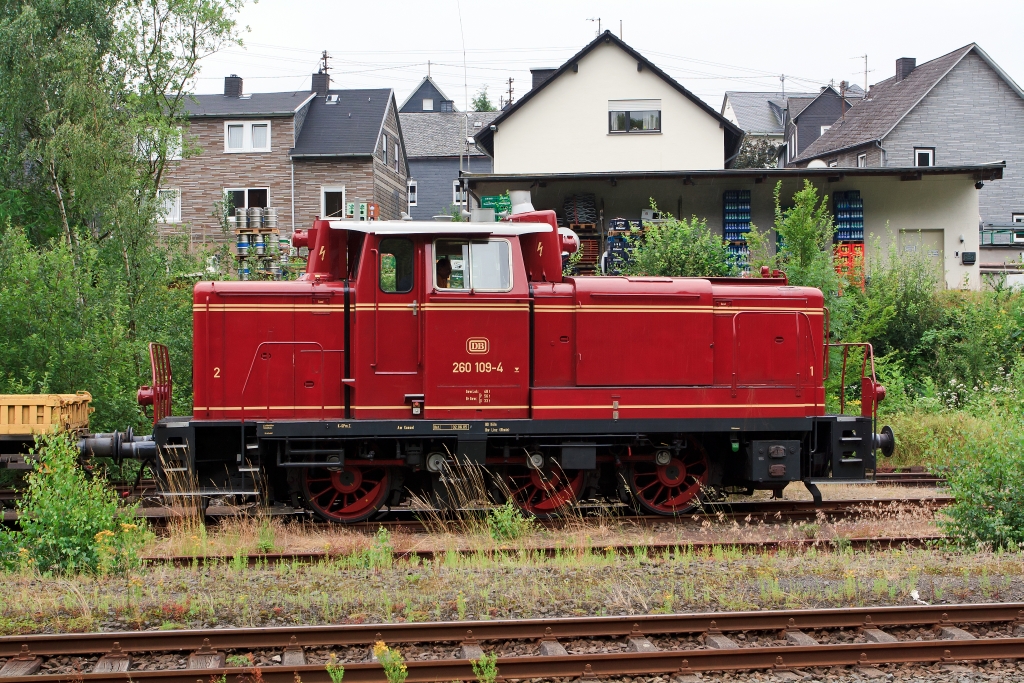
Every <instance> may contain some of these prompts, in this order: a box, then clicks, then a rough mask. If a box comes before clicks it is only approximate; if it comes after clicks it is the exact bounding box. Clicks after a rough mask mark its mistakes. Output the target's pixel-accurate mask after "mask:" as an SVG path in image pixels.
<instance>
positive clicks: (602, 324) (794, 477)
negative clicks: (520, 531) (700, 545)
mask: <svg viewBox="0 0 1024 683" xmlns="http://www.w3.org/2000/svg"><path fill="white" fill-rule="evenodd" d="M292 244H293V245H295V246H305V247H307V248H308V249H309V258H308V263H307V267H306V272H305V273H304V274H303V275H302V276H301V277H300V278H299V279H298V280H297V281H291V282H288V281H285V282H281V281H275V282H260V281H252V282H201V283H199V284H197V285H196V287H195V289H194V292H193V325H194V334H193V390H194V408H193V414H192V415H190V416H183V417H171V416H170V398H171V388H172V385H171V372H170V363H169V359H168V356H167V351H166V348H165V347H162V346H160V345H158V344H154V345H151V348H150V359H151V363H152V367H153V380H152V384H151V385H150V386H149V387H143V388H142V389H141V390H140V392H139V400H140V403H141V404H143V405H152V406H153V420H154V429H153V436H152V437H151V438H150V437H141V438H140V437H134V436H133V435H132V434H131V432H125V433H123V434H118V433H113V434H105V435H96V436H95V437H89V438H86V439H83V441H82V448H83V449H84V450H89V451H91V452H93V453H95V454H97V455H110V456H111V457H137V458H142V459H150V460H151V462H153V463H154V464H153V465H152V466H153V467H154V468H155V473H156V475H157V480H158V481H161V482H165V481H166V479H167V478H166V476H164V475H165V473H166V472H175V473H179V474H182V475H183V477H182V478H183V479H185V480H187V481H190V482H193V483H194V486H195V487H196V488H195V489H194V490H192V491H190V492H188V491H186V492H184V493H185V495H193V496H197V497H199V498H201V499H204V500H206V499H209V498H213V497H218V498H232V497H236V498H238V499H240V500H247V501H251V500H252V499H253V497H254V496H259V495H266V496H267V498H268V499H269V500H268V501H267V502H268V503H269V504H272V505H273V504H276V503H287V504H290V505H304V506H306V507H307V508H309V509H311V510H312V511H313V512H314V513H315V514H317V515H318V516H319V517H320V518H322V519H325V520H329V521H334V522H343V523H344V522H356V521H361V520H365V519H368V518H371V517H373V516H374V515H376V514H377V513H378V512H379V511H380V510H381V509H382V508H384V507H385V506H393V505H396V504H398V503H400V501H401V498H402V497H403V496H404V495H406V494H407V493H408V492H409V491H413V492H416V493H417V494H419V495H423V496H426V497H428V498H432V499H433V500H435V501H436V502H437V503H438V504H443V503H444V501H445V500H447V499H448V495H447V494H446V487H447V486H448V485H449V484H450V483H451V477H452V476H453V475H452V472H453V466H456V465H457V464H458V463H465V462H470V463H474V464H476V465H480V466H482V467H483V468H485V470H486V472H487V477H489V479H488V480H487V481H486V482H485V484H486V485H487V486H488V487H490V488H491V492H492V493H497V495H498V496H499V497H500V496H506V497H508V498H509V499H510V500H512V501H513V502H514V503H515V504H516V505H518V506H519V507H521V508H522V509H523V510H524V511H526V512H528V513H531V514H534V515H537V516H541V517H546V516H551V515H555V514H558V513H559V512H560V511H561V510H562V509H563V508H565V507H566V506H567V505H570V504H572V503H573V502H575V501H577V500H580V499H582V498H587V497H591V496H595V495H596V496H602V497H604V498H606V499H615V498H619V497H621V498H622V499H624V500H629V501H633V502H635V503H636V504H637V505H638V506H639V508H641V509H643V510H644V511H646V512H648V513H654V514H665V515H673V514H680V513H682V512H685V511H686V510H688V509H690V508H691V507H692V506H693V505H695V504H697V503H698V502H699V496H700V495H701V494H702V491H708V490H709V489H713V490H717V491H719V492H722V491H734V492H747V493H750V492H753V491H754V490H757V489H767V490H772V491H781V490H782V489H783V488H785V487H786V486H787V485H788V484H790V483H792V482H803V483H805V484H806V485H807V486H808V488H809V489H811V490H812V491H814V490H816V488H815V484H816V483H822V482H841V481H850V482H862V481H864V480H865V479H867V478H868V477H870V476H873V473H874V471H875V465H876V462H875V460H876V453H877V452H878V451H881V452H882V454H883V455H886V456H888V455H891V453H892V451H893V447H894V443H895V442H894V437H893V434H892V430H891V429H890V428H889V427H883V428H882V429H881V430H880V432H879V433H875V432H876V424H877V406H878V403H879V402H880V401H881V400H882V399H883V398H884V396H885V389H884V387H882V386H881V385H880V384H879V383H878V381H877V378H876V377H875V372H874V365H873V356H872V351H871V347H870V345H866V344H829V343H828V330H827V327H828V322H827V321H828V317H827V311H826V310H825V308H824V300H823V297H822V294H821V292H820V291H818V290H817V289H813V288H809V287H793V286H790V285H789V283H788V281H787V280H786V277H785V274H784V273H781V272H768V273H763V277H761V278H664V277H567V276H563V274H562V256H563V254H566V253H572V252H574V251H576V250H577V249H579V239H578V237H577V236H576V235H575V234H574V233H572V231H569V230H565V229H562V228H559V227H558V225H557V221H556V219H555V214H554V212H553V211H528V212H524V213H517V214H515V215H514V216H512V217H511V218H510V219H508V220H505V221H501V222H495V223H472V222H470V223H463V222H459V223H456V222H420V221H408V220H404V221H349V220H317V221H315V222H314V224H313V225H312V226H311V227H310V228H309V229H308V230H305V231H296V232H295V234H294V236H293V238H292ZM851 351H852V353H851ZM833 355H835V356H836V357H837V358H838V357H839V356H841V358H842V367H841V370H840V369H839V368H838V367H836V368H833V369H832V370H831V371H830V368H829V365H830V357H831V356H833ZM832 364H833V365H837V366H838V364H837V363H835V361H834V360H833V363H832ZM830 372H841V387H842V390H841V391H840V401H841V405H840V410H839V413H838V414H828V413H827V412H826V408H825V398H826V396H825V381H826V379H827V377H828V376H829V374H830ZM847 375H849V378H848V377H847ZM848 379H849V383H850V384H851V385H853V386H856V383H858V382H859V383H860V390H861V396H862V400H861V403H860V406H859V410H858V411H857V414H847V412H846V405H845V402H846V391H845V388H846V386H847V380H848ZM165 468H166V469H165ZM460 476H461V475H460ZM182 494H183V492H182V491H180V490H179V491H176V492H175V495H182Z"/></svg>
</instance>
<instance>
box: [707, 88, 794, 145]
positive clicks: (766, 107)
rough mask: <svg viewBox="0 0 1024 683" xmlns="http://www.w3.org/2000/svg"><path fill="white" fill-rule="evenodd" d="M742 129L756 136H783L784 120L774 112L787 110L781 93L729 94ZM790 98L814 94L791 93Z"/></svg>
mask: <svg viewBox="0 0 1024 683" xmlns="http://www.w3.org/2000/svg"><path fill="white" fill-rule="evenodd" d="M725 95H726V97H727V98H729V103H730V104H731V105H732V111H733V113H734V114H735V115H736V121H737V122H738V125H739V127H740V128H742V129H743V130H745V131H746V132H747V133H751V134H754V135H765V134H767V135H782V119H780V118H778V116H777V114H776V113H775V111H773V107H772V106H771V105H772V104H774V105H775V109H777V110H784V109H785V108H786V102H785V96H784V95H783V94H782V93H781V92H740V91H730V92H727V93H726V94H725ZM789 97H814V93H790V95H789Z"/></svg>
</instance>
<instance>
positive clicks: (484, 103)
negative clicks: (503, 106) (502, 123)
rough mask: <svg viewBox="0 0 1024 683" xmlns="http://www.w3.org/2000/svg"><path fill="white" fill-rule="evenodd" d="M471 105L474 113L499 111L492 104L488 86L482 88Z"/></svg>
mask: <svg viewBox="0 0 1024 683" xmlns="http://www.w3.org/2000/svg"><path fill="white" fill-rule="evenodd" d="M471 104H472V105H473V111H497V109H496V107H495V106H494V104H493V103H492V102H491V98H489V97H488V96H487V86H486V85H485V86H483V87H482V88H480V90H479V92H477V94H476V96H474V97H473V99H472V101H471Z"/></svg>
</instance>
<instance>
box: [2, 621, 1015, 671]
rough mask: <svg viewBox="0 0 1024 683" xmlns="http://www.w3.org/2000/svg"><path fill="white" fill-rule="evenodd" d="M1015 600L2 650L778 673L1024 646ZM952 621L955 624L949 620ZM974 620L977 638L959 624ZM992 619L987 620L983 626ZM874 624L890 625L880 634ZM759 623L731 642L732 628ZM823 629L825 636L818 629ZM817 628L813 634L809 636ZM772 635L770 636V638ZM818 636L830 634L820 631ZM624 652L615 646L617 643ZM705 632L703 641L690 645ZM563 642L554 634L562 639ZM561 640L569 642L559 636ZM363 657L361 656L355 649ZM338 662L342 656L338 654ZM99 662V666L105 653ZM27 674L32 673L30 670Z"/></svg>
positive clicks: (372, 666) (425, 667) (317, 667)
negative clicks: (445, 649) (327, 655)
mask: <svg viewBox="0 0 1024 683" xmlns="http://www.w3.org/2000/svg"><path fill="white" fill-rule="evenodd" d="M1022 608H1024V605H1022V604H1021V603H1003V604H976V605H962V604H961V605H935V606H917V605H915V606H911V607H905V606H900V607H854V608H844V609H824V610H802V609H798V610H764V611H750V612H717V613H689V614H667V615H633V616H621V617H582V618H556V619H518V620H492V621H461V622H432V623H422V622H421V623H411V624H410V623H389V624H360V625H329V626H284V627H270V628H241V629H203V630H182V631H128V632H120V633H83V634H63V635H52V634H40V635H28V636H8V637H4V638H0V656H6V657H8V658H9V659H8V662H7V665H5V667H4V669H5V672H4V673H5V677H6V678H7V680H10V681H12V683H51V682H53V683H57V682H60V683H66V681H67V680H68V675H67V674H66V673H65V674H56V673H44V674H35V672H36V671H39V670H40V668H41V666H42V663H43V657H67V656H68V655H95V654H101V653H103V654H104V657H103V658H102V659H100V660H99V662H97V664H96V667H95V670H94V671H93V672H90V673H81V672H78V673H76V674H75V675H74V676H72V677H71V680H76V681H104V682H106V681H118V682H119V683H120V682H128V681H149V682H150V683H158V682H159V683H193V681H195V680H197V679H198V680H200V681H203V680H209V679H211V678H212V679H214V680H224V677H225V676H231V677H232V679H233V678H234V676H235V675H236V674H237V675H238V676H239V678H240V680H248V679H251V680H262V681H265V682H266V683H293V682H294V681H296V680H300V679H301V680H302V681H308V682H309V683H321V682H322V683H327V682H328V681H329V680H330V672H328V671H327V670H326V669H325V667H324V666H323V664H312V663H307V661H306V657H305V653H304V650H305V648H314V647H324V646H326V647H345V646H348V647H359V646H367V645H370V644H371V643H373V642H375V641H383V642H385V643H387V644H388V645H390V646H394V645H396V644H412V643H443V642H447V643H457V644H459V648H460V649H461V651H462V656H461V657H460V658H457V659H452V658H445V659H427V658H420V657H410V658H409V659H408V660H407V661H406V667H407V669H406V672H407V675H408V679H407V683H431V682H443V681H453V680H454V681H473V680H475V679H476V675H475V674H474V672H473V668H472V663H471V661H470V659H472V658H474V657H479V656H480V654H482V653H483V647H482V644H483V642H484V641H488V642H490V643H492V644H497V651H496V654H498V655H499V657H498V659H497V662H496V664H497V667H498V671H499V673H500V675H501V676H502V678H504V679H506V680H509V679H519V680H523V679H547V678H553V677H561V678H572V679H580V680H583V681H596V680H597V678H598V677H599V676H623V675H630V676H635V675H643V676H651V675H654V674H668V676H669V677H671V676H673V675H675V674H692V673H693V672H696V671H736V670H742V669H766V670H769V671H774V672H779V671H785V670H786V669H792V668H797V667H820V666H837V665H838V666H843V665H849V666H860V667H872V666H877V665H880V664H890V663H901V662H910V663H928V664H930V663H936V662H937V663H952V662H956V661H972V660H973V661H977V660H990V659H1020V658H1022V656H1024V638H1021V637H1020V634H1021V626H1022V625H1024V609H1022ZM958 625H959V626H958ZM961 626H962V627H973V629H974V631H975V632H976V633H979V634H980V633H984V634H985V635H983V636H980V635H975V633H971V632H969V631H967V630H965V629H964V628H960V627H961ZM907 627H925V628H931V629H933V630H934V632H935V639H934V640H922V639H917V640H911V639H910V638H912V637H913V636H912V635H908V634H906V633H904V632H901V629H905V628H907ZM993 628H994V629H998V630H992V629H993ZM846 629H859V630H860V631H861V632H862V633H863V634H864V635H865V639H866V640H867V641H868V642H853V643H851V642H841V643H834V642H828V640H829V638H830V636H829V634H828V633H827V632H829V631H833V632H834V631H840V630H846ZM883 629H896V631H895V632H894V633H889V632H887V631H886V630H883ZM758 632H761V633H763V634H765V635H766V636H768V637H763V636H762V637H757V636H755V638H754V639H753V640H752V641H750V640H749V639H748V642H750V644H747V643H744V644H742V645H741V644H740V643H737V642H735V641H733V640H732V639H731V638H730V637H729V635H728V634H732V633H748V634H751V633H753V634H756V633H758ZM819 632H825V633H819ZM812 633H813V635H812ZM669 634H673V635H678V636H683V637H684V638H685V639H686V641H687V642H685V643H683V644H682V647H679V646H678V645H676V646H673V647H670V648H667V649H662V648H661V647H658V645H656V644H655V641H652V640H651V638H653V637H655V636H663V635H669ZM769 634H770V635H769ZM822 637H824V640H825V642H821V640H820V639H822ZM594 638H596V639H601V640H604V641H609V644H611V642H614V643H615V648H614V649H618V650H619V651H618V652H614V651H613V652H603V653H593V652H587V651H585V650H584V651H583V652H580V651H578V648H579V646H578V645H576V644H574V643H570V641H571V640H576V639H586V642H585V643H584V647H588V646H590V645H591V644H592V641H591V640H589V639H594ZM622 638H625V639H627V640H628V641H629V644H630V646H631V649H632V651H622V650H621V649H620V648H621V646H622V641H621V640H619V639H622ZM700 639H703V641H704V645H705V646H704V647H703V648H699V645H700ZM509 640H518V641H535V642H536V641H537V640H539V641H540V644H541V647H540V654H539V655H515V656H508V655H504V656H501V655H503V654H504V652H503V651H507V646H506V647H502V645H501V643H502V641H509ZM560 641H561V642H560ZM562 642H564V643H566V645H568V648H567V647H566V646H565V645H563V644H562ZM257 648H259V649H270V648H273V649H278V650H281V651H282V656H281V659H282V660H284V661H282V664H280V665H267V666H256V665H248V666H242V667H239V666H228V667H226V666H225V660H226V653H225V650H236V651H237V650H243V651H244V650H246V649H257ZM168 651H177V652H184V651H192V654H191V656H189V658H188V659H189V666H188V668H175V669H155V668H149V669H147V670H138V669H135V670H129V669H130V667H131V665H132V657H131V654H130V653H149V652H168ZM356 657H359V654H356ZM343 658H344V659H348V658H347V657H345V656H344V655H343ZM104 660H106V663H104ZM344 665H345V681H346V682H351V683H384V681H385V680H386V679H385V675H384V671H383V670H382V668H381V665H380V663H379V662H376V661H365V660H364V661H359V660H356V661H352V660H351V659H349V660H348V661H344ZM32 674H35V675H32Z"/></svg>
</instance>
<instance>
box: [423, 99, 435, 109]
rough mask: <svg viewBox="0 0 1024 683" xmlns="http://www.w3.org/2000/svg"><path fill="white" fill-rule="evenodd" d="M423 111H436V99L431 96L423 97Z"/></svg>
mask: <svg viewBox="0 0 1024 683" xmlns="http://www.w3.org/2000/svg"><path fill="white" fill-rule="evenodd" d="M423 111H434V100H433V99H431V98H429V97H424V98H423Z"/></svg>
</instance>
